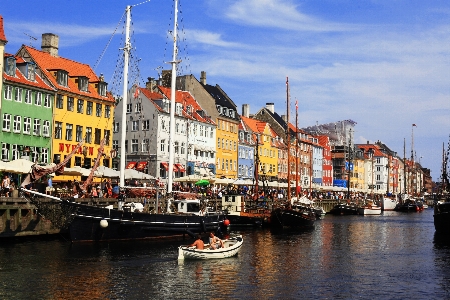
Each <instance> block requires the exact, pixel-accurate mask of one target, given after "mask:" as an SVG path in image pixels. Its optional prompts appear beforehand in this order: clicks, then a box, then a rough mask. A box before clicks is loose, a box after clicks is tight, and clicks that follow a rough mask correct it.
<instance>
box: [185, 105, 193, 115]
mask: <svg viewBox="0 0 450 300" xmlns="http://www.w3.org/2000/svg"><path fill="white" fill-rule="evenodd" d="M186 112H187V113H188V114H191V113H192V105H188V106H187V107H186Z"/></svg>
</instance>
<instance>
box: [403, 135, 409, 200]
mask: <svg viewBox="0 0 450 300" xmlns="http://www.w3.org/2000/svg"><path fill="white" fill-rule="evenodd" d="M403 164H404V166H403V177H404V178H403V191H404V192H405V194H408V191H407V190H406V168H407V167H408V164H407V163H406V139H405V138H403Z"/></svg>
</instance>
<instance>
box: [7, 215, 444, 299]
mask: <svg viewBox="0 0 450 300" xmlns="http://www.w3.org/2000/svg"><path fill="white" fill-rule="evenodd" d="M240 233H242V234H243V236H244V245H243V247H242V249H241V252H240V253H239V255H238V256H237V257H233V258H229V259H223V260H211V261H185V262H184V263H179V262H178V261H177V246H178V245H179V244H180V242H179V241H178V242H174V241H172V242H149V241H140V242H126V243H125V242H115V243H101V244H71V243H70V242H66V241H64V240H62V239H50V240H48V239H47V240H35V239H33V240H28V239H27V240H15V241H1V244H0V284H1V286H0V299H371V298H373V299H449V298H450V240H449V239H447V238H441V237H439V236H435V232H434V226H433V210H432V209H431V208H430V209H428V210H426V211H423V212H421V213H397V212H385V213H384V214H383V215H381V216H330V215H327V216H326V217H325V219H323V220H320V221H317V222H316V228H315V229H314V230H312V231H308V232H286V231H284V232H271V231H270V230H249V231H241V232H240ZM187 242H191V240H188V241H185V243H187Z"/></svg>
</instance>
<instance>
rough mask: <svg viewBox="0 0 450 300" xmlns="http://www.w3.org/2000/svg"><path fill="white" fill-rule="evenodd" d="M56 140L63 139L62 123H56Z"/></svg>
mask: <svg viewBox="0 0 450 300" xmlns="http://www.w3.org/2000/svg"><path fill="white" fill-rule="evenodd" d="M55 139H59V140H60V139H62V122H58V121H56V122H55Z"/></svg>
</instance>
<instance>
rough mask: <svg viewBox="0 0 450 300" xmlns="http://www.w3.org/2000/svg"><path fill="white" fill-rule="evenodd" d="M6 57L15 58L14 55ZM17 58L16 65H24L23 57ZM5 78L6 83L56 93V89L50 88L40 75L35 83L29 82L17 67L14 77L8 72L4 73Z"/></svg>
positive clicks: (35, 78)
mask: <svg viewBox="0 0 450 300" xmlns="http://www.w3.org/2000/svg"><path fill="white" fill-rule="evenodd" d="M4 57H5V58H6V57H15V56H14V55H12V54H8V53H5V55H4ZM15 58H16V64H17V63H23V62H24V61H23V59H22V58H21V57H15ZM3 78H4V79H5V81H6V82H7V83H8V82H12V83H18V84H23V85H27V86H32V87H35V88H41V89H45V90H48V91H55V89H54V88H53V87H51V86H49V85H48V84H47V83H46V82H45V81H44V80H42V78H41V77H40V76H39V74H35V76H34V81H31V80H28V79H27V78H26V77H25V75H23V74H22V72H21V71H20V70H19V68H17V67H16V73H15V74H14V76H9V75H8V74H7V73H6V72H3Z"/></svg>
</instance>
